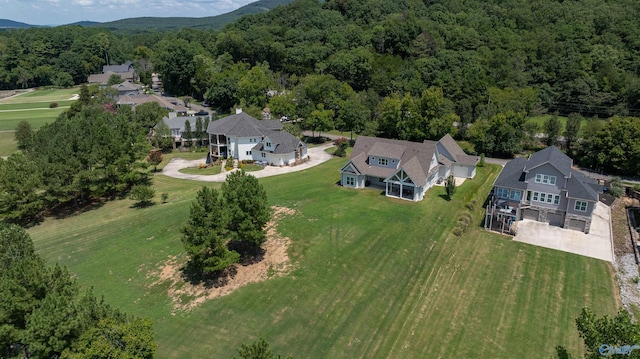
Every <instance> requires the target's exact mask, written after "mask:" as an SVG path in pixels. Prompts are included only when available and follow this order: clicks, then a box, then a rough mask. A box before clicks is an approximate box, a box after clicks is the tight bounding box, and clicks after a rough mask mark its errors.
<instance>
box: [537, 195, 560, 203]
mask: <svg viewBox="0 0 640 359" xmlns="http://www.w3.org/2000/svg"><path fill="white" fill-rule="evenodd" d="M532 199H533V200H534V201H537V202H545V203H553V204H560V196H559V195H557V194H555V195H554V194H551V193H542V192H533V198H532Z"/></svg>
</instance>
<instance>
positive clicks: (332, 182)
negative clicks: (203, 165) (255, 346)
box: [29, 159, 616, 358]
mask: <svg viewBox="0 0 640 359" xmlns="http://www.w3.org/2000/svg"><path fill="white" fill-rule="evenodd" d="M344 162H345V160H344V159H333V160H331V161H329V162H328V163H326V164H323V165H321V166H318V167H315V168H312V169H308V170H305V171H301V172H297V173H292V174H287V175H282V176H276V177H271V178H264V179H261V180H260V181H261V183H262V184H263V185H264V186H265V188H266V189H267V193H268V196H269V201H270V203H271V204H274V205H279V206H285V207H288V208H292V209H294V210H295V211H296V214H295V215H294V216H290V217H285V218H284V219H283V220H282V221H281V222H280V224H279V227H278V229H279V231H280V232H281V233H283V234H284V235H286V236H288V237H290V238H291V241H292V245H291V247H290V249H289V254H290V257H291V258H292V261H293V262H294V263H295V269H294V270H293V271H292V272H291V273H290V274H288V275H286V276H284V277H278V278H272V279H269V280H267V281H265V282H262V283H256V284H250V285H247V286H246V287H243V288H241V289H239V290H237V291H236V292H234V293H232V294H230V295H228V296H226V297H221V298H218V299H215V300H212V301H209V302H206V303H204V304H202V305H201V306H199V307H197V308H195V309H193V310H192V311H191V312H178V313H176V314H175V315H173V314H172V313H171V310H172V307H171V300H170V298H169V297H168V295H167V287H168V285H154V286H152V285H151V283H152V282H153V281H156V280H157V278H154V277H149V273H150V271H155V270H157V269H158V265H159V264H160V263H162V262H163V261H165V260H166V259H167V258H169V256H175V255H180V253H182V245H181V243H180V240H179V238H180V232H179V229H180V227H181V225H182V224H183V223H184V222H185V220H186V218H187V216H188V212H189V203H190V202H191V200H192V199H193V198H194V196H195V192H196V191H197V189H198V188H200V187H201V186H202V185H203V184H202V183H197V182H190V181H182V180H176V179H171V178H166V177H164V176H161V175H158V176H154V185H155V188H156V192H157V193H158V197H159V194H160V193H162V192H168V193H169V194H170V197H169V203H167V204H156V205H155V206H152V207H148V208H145V209H133V208H130V206H131V205H132V204H133V201H130V200H120V201H114V202H109V203H106V204H105V205H104V206H103V207H102V208H99V209H96V210H92V211H89V212H86V213H83V214H80V215H77V216H74V217H70V218H66V219H61V220H52V219H48V220H47V221H45V222H44V223H43V224H41V225H40V226H37V227H35V228H32V229H30V230H29V232H30V234H31V235H32V237H33V239H34V241H35V245H36V248H37V250H38V252H39V253H41V254H42V255H43V256H45V257H46V258H47V259H48V260H49V261H50V262H56V261H58V262H61V263H63V264H65V265H67V266H69V267H70V269H71V270H72V271H73V272H75V273H77V275H78V278H79V280H80V281H81V282H82V283H83V284H85V285H87V286H89V285H92V286H94V290H95V292H96V294H97V295H99V296H100V295H104V297H105V300H106V301H107V302H108V303H110V304H112V305H114V306H117V307H119V308H122V309H123V310H125V311H128V312H131V313H135V314H137V315H144V316H149V317H151V318H152V319H153V320H154V322H155V330H156V336H157V341H158V353H157V354H158V355H157V357H158V358H204V357H210V358H227V357H231V356H233V355H234V354H235V348H237V347H238V346H239V345H240V344H241V343H247V342H250V341H252V340H255V339H256V338H258V337H265V338H266V339H267V341H269V342H270V343H271V344H272V347H273V348H274V350H275V351H276V352H278V353H283V354H287V355H289V354H290V355H293V356H294V358H427V357H428V358H439V357H440V358H450V357H462V358H465V357H479V358H534V357H535V358H545V357H550V356H552V354H553V352H554V347H555V346H556V345H564V346H566V347H567V348H568V349H569V350H570V351H571V352H573V353H574V355H575V356H580V355H581V352H582V344H581V339H580V338H579V337H578V333H577V330H576V329H575V324H574V319H575V317H576V316H577V315H578V314H579V311H580V308H582V307H583V306H590V307H592V308H594V310H595V311H596V313H598V314H599V315H603V314H613V313H614V312H615V310H616V305H615V300H614V294H613V288H614V283H613V279H612V275H611V268H610V264H608V263H606V262H603V261H598V260H595V259H590V258H585V257H580V256H576V255H572V254H568V253H564V252H559V251H553V250H549V249H544V248H538V247H534V246H530V245H526V244H523V243H517V242H513V241H511V240H510V238H509V237H504V236H500V235H496V234H492V233H488V232H486V231H484V230H483V229H481V228H480V226H479V224H480V221H481V220H482V216H483V213H484V211H483V209H482V208H480V206H477V207H478V208H476V209H475V210H474V211H473V215H474V222H475V225H476V226H473V225H472V226H471V227H469V229H468V231H467V232H466V233H465V234H464V235H463V236H462V237H455V236H453V235H452V234H451V229H452V228H453V227H454V226H455V223H456V221H457V219H458V216H459V214H460V213H462V212H463V211H466V208H465V206H464V205H465V204H466V203H467V202H468V201H469V200H470V199H472V198H478V199H479V202H480V203H481V202H482V199H483V198H484V196H485V194H486V193H488V191H489V188H490V187H491V184H492V183H493V181H494V179H495V176H496V175H497V173H498V171H499V168H498V167H492V166H488V167H484V168H479V169H478V175H477V177H476V178H475V179H473V180H471V181H466V182H465V183H464V184H463V185H462V186H460V187H459V188H458V191H457V192H456V194H455V196H454V199H453V201H451V202H448V201H446V200H445V199H444V192H445V191H444V189H443V188H442V187H436V188H433V189H430V190H429V191H428V192H427V195H426V196H425V199H424V200H423V201H422V202H419V203H413V202H408V201H402V200H395V199H390V198H387V197H385V196H383V195H381V194H380V191H375V190H352V189H347V188H343V187H339V186H337V185H336V182H337V181H338V179H339V172H338V170H339V168H340V167H341V166H342V165H343V164H344ZM208 185H210V184H208ZM213 186H216V187H217V186H219V184H215V185H213ZM156 201H157V202H159V200H156Z"/></svg>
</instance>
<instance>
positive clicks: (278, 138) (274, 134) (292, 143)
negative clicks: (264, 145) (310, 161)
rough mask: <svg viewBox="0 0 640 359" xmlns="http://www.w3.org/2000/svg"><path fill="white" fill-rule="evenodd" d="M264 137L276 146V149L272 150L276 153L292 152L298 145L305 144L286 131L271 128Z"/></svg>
mask: <svg viewBox="0 0 640 359" xmlns="http://www.w3.org/2000/svg"><path fill="white" fill-rule="evenodd" d="M266 137H268V138H269V140H271V143H273V144H274V145H275V146H276V149H275V150H274V151H273V153H276V154H281V153H291V152H294V151H295V150H296V149H297V148H298V146H300V145H302V146H303V147H304V146H305V144H303V143H302V142H301V141H300V140H299V139H298V138H297V137H295V136H294V135H292V134H290V133H289V132H286V131H278V130H272V131H269V132H268V133H267V135H266Z"/></svg>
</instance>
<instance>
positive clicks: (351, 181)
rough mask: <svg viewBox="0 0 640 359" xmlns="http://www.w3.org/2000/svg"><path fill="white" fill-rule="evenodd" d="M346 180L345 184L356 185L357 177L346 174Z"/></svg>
mask: <svg viewBox="0 0 640 359" xmlns="http://www.w3.org/2000/svg"><path fill="white" fill-rule="evenodd" d="M344 180H345V184H346V185H347V186H355V185H356V179H355V178H354V177H353V176H345V177H344Z"/></svg>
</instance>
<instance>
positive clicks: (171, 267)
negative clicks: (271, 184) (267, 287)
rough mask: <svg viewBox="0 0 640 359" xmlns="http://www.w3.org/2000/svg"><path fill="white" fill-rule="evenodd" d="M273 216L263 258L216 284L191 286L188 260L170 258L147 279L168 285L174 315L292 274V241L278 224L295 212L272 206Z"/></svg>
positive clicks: (233, 269) (236, 269) (235, 268)
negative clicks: (186, 273) (185, 271)
mask: <svg viewBox="0 0 640 359" xmlns="http://www.w3.org/2000/svg"><path fill="white" fill-rule="evenodd" d="M272 209H273V215H272V217H271V221H269V222H268V223H267V226H266V232H267V240H266V241H265V243H264V245H263V246H262V249H263V250H264V253H263V256H262V259H261V260H259V261H250V262H248V263H246V264H236V265H234V266H232V267H231V268H229V269H228V270H227V271H226V276H224V277H222V278H220V279H218V280H217V281H216V282H215V283H210V282H209V283H198V284H192V283H189V282H187V281H185V280H184V277H183V272H182V268H183V266H184V264H185V262H186V258H179V257H176V256H170V257H169V258H168V259H167V260H166V261H164V262H162V263H160V264H159V266H158V268H157V269H156V270H154V271H152V272H150V273H149V274H148V276H147V277H149V278H155V281H154V282H153V283H152V284H151V286H156V285H160V284H163V283H166V282H169V288H168V289H167V294H168V295H169V297H170V298H171V301H172V303H173V312H174V313H175V312H178V311H186V310H190V309H193V308H195V307H197V306H198V305H200V304H202V303H204V302H206V301H208V300H211V299H215V298H218V297H222V296H225V295H228V294H230V293H232V292H233V291H235V290H236V289H238V288H241V287H243V286H245V285H247V284H249V283H256V282H261V281H263V280H266V279H268V278H271V277H277V276H282V275H285V274H287V273H289V272H290V271H291V263H290V261H289V255H288V254H287V250H288V248H289V244H290V242H291V241H290V239H289V238H287V237H283V236H282V235H280V233H278V231H277V224H278V222H279V221H280V220H281V219H282V218H283V217H284V216H287V215H289V216H290V215H293V214H295V211H294V210H292V209H289V208H286V207H275V206H274V207H272Z"/></svg>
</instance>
